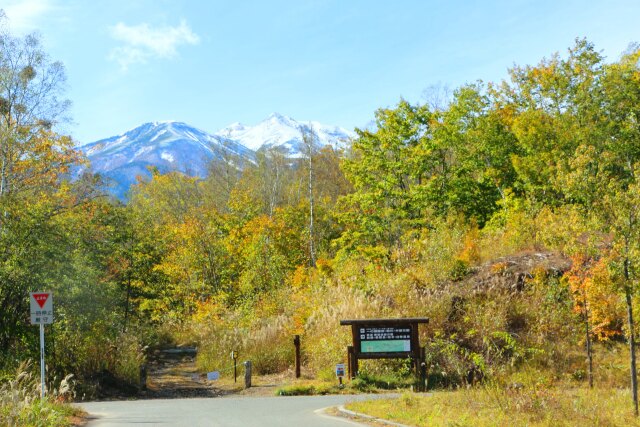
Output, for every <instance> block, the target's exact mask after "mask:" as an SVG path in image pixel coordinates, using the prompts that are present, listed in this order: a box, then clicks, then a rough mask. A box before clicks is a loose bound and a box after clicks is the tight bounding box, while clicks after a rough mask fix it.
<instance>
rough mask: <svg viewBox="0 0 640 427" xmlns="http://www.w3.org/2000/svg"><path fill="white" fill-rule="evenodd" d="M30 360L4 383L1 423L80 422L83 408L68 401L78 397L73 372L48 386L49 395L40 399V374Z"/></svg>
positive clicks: (0, 388)
mask: <svg viewBox="0 0 640 427" xmlns="http://www.w3.org/2000/svg"><path fill="white" fill-rule="evenodd" d="M34 372H35V370H34V369H33V366H32V365H31V364H30V363H24V364H22V365H20V366H19V367H18V369H17V371H16V373H15V374H14V375H13V376H9V377H5V378H3V381H2V384H1V385H0V424H1V425H3V426H16V427H17V426H24V427H30V426H52V427H57V426H61V427H62V426H70V425H77V421H79V420H80V418H79V417H80V416H81V415H82V413H81V411H80V410H78V409H76V408H72V407H71V406H69V405H66V404H65V403H66V402H69V401H70V400H72V399H73V397H74V392H73V380H72V378H71V375H69V376H67V377H65V378H63V379H62V380H60V381H55V380H54V382H55V383H56V387H55V388H54V387H53V385H52V384H51V385H50V386H48V387H47V397H46V398H45V399H40V389H41V384H40V376H39V374H37V373H36V374H34Z"/></svg>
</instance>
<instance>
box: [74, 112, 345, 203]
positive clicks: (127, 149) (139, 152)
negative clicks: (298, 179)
mask: <svg viewBox="0 0 640 427" xmlns="http://www.w3.org/2000/svg"><path fill="white" fill-rule="evenodd" d="M307 129H313V130H314V132H316V134H317V136H318V138H317V140H316V141H317V145H318V147H317V148H320V146H324V145H331V146H333V147H336V148H342V147H345V146H346V144H347V141H348V140H349V138H351V137H352V136H353V133H352V132H349V131H347V130H346V129H343V128H340V127H337V126H327V125H322V124H320V123H319V122H306V123H305V122H298V121H296V120H294V119H292V118H291V117H288V116H284V115H282V114H279V113H272V114H271V115H270V116H269V117H267V118H266V119H265V120H263V121H262V122H260V123H258V124H257V125H255V126H246V125H243V124H242V123H239V122H236V123H232V124H231V125H229V126H227V127H226V128H223V129H221V130H219V131H218V132H216V133H213V134H211V133H208V132H206V131H204V130H201V129H199V128H196V127H194V126H191V125H189V124H187V123H185V122H180V121H173V120H165V121H153V122H147V123H143V124H141V125H140V126H137V127H135V128H133V129H130V130H128V131H126V132H124V133H121V134H119V135H115V136H111V137H108V138H103V139H100V140H98V141H95V142H91V143H88V144H85V145H82V146H80V147H78V149H79V150H80V151H81V152H83V153H84V154H85V155H86V156H87V158H88V159H89V160H90V163H91V165H90V166H89V167H88V168H85V167H83V168H79V169H78V170H77V171H76V174H75V175H76V176H79V175H80V174H81V173H82V172H84V171H85V170H87V169H88V170H90V171H92V172H94V173H99V174H101V175H102V176H104V177H105V178H107V179H108V180H109V181H111V183H112V184H113V187H112V188H110V189H109V192H110V193H111V194H113V195H114V196H115V197H117V198H119V199H121V200H123V199H125V198H126V196H125V195H126V193H127V191H128V190H129V188H130V186H131V185H132V184H134V183H135V182H136V181H137V177H138V176H142V177H150V176H151V172H150V170H149V169H150V168H155V169H157V170H158V171H159V172H161V173H167V172H171V171H178V172H182V173H184V174H186V175H189V176H197V177H201V178H204V177H205V176H207V174H208V167H209V164H210V163H211V161H213V160H218V161H221V162H226V163H228V164H231V165H233V166H234V167H235V168H237V169H238V170H242V169H243V168H244V167H245V166H246V165H247V164H248V163H254V162H255V158H256V152H257V151H260V150H265V149H276V150H278V151H280V152H281V153H283V154H284V155H286V156H288V157H290V158H299V157H302V153H303V142H302V132H303V131H305V130H307Z"/></svg>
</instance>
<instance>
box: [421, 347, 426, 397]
mask: <svg viewBox="0 0 640 427" xmlns="http://www.w3.org/2000/svg"><path fill="white" fill-rule="evenodd" d="M420 391H427V348H426V347H420Z"/></svg>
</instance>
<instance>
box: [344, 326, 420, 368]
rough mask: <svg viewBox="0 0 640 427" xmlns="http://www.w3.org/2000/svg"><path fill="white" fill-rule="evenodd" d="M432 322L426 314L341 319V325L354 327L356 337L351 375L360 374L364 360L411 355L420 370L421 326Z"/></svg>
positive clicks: (349, 351) (349, 352)
mask: <svg viewBox="0 0 640 427" xmlns="http://www.w3.org/2000/svg"><path fill="white" fill-rule="evenodd" d="M428 322H429V319H427V318H426V317H412V318H404V319H350V320H341V321H340V325H343V326H351V334H352V337H353V346H349V347H348V348H347V357H348V360H349V363H348V367H349V377H350V378H354V377H355V376H356V375H357V373H358V361H359V360H360V359H404V358H409V359H411V362H412V364H413V365H414V367H415V368H416V371H418V366H419V363H420V362H421V361H424V355H423V354H422V353H423V349H422V350H421V348H420V338H419V334H418V325H420V324H421V323H428Z"/></svg>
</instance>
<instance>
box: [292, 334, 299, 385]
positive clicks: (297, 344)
mask: <svg viewBox="0 0 640 427" xmlns="http://www.w3.org/2000/svg"><path fill="white" fill-rule="evenodd" d="M293 345H295V346H296V378H300V335H295V336H294V337H293Z"/></svg>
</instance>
